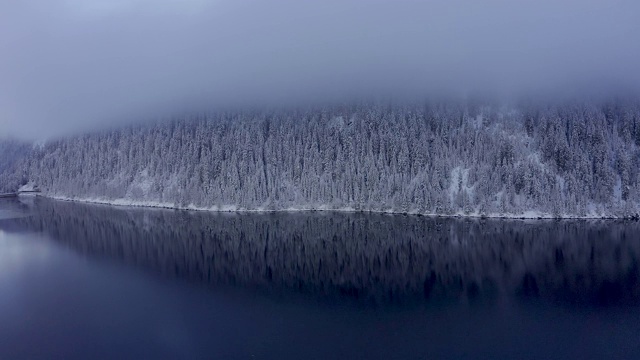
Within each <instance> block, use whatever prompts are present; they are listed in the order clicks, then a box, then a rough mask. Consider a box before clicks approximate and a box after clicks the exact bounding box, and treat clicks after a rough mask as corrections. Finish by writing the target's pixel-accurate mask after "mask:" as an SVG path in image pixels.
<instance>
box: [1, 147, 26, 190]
mask: <svg viewBox="0 0 640 360" xmlns="http://www.w3.org/2000/svg"><path fill="white" fill-rule="evenodd" d="M30 150H31V146H30V145H29V144H27V143H25V142H21V141H17V140H10V139H4V140H2V139H0V194H1V193H6V192H13V191H16V190H17V189H18V187H19V186H20V185H22V184H24V183H25V182H26V179H27V175H26V168H25V167H24V162H23V161H22V160H23V159H24V158H25V157H26V156H27V155H28V154H29V153H30Z"/></svg>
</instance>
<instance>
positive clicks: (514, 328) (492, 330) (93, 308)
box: [0, 198, 640, 359]
mask: <svg viewBox="0 0 640 360" xmlns="http://www.w3.org/2000/svg"><path fill="white" fill-rule="evenodd" d="M639 259H640V223H638V222H633V221H543V220H540V221H520V220H509V221H507V220H479V219H478V220H465V219H441V218H426V217H418V216H399V215H381V214H380V215H379V214H349V213H328V212H322V213H318V212H316V213H312V212H308V213H270V214H215V213H213V214H212V213H206V212H187V211H173V210H160V209H140V208H121V207H109V206H100V205H88V204H77V203H69V202H59V201H53V200H47V199H43V198H20V199H19V200H17V199H3V200H2V201H0V359H23V358H27V359H38V358H46V359H49V358H63V359H98V358H117V359H123V358H133V359H162V358H177V359H178V358H179V359H437V358H468V359H475V358H478V359H495V358H514V359H551V358H573V359H589V358H598V359H599V358H626V359H633V358H635V359H638V358H640V267H639Z"/></svg>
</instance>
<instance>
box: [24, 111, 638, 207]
mask: <svg viewBox="0 0 640 360" xmlns="http://www.w3.org/2000/svg"><path fill="white" fill-rule="evenodd" d="M639 146H640V106H639V104H638V103H637V102H629V101H617V102H610V103H602V104H593V103H587V102H582V103H571V104H563V105H561V106H560V105H556V106H540V105H536V106H527V105H518V106H510V107H499V106H472V105H460V104H455V105H453V104H429V105H420V106H380V105H371V104H367V105H364V104H361V105H354V106H336V107H329V108H315V109H312V110H311V109H308V110H304V111H302V110H290V111H272V112H267V111H264V112H250V111H247V112H241V111H240V112H227V113H224V112H220V113H212V114H206V115H199V116H190V117H185V118H183V119H177V120H172V121H165V122H161V123H154V124H146V125H136V126H129V127H126V128H121V129H119V130H113V131H108V132H99V133H91V134H85V135H81V136H73V137H68V138H64V139H59V140H56V141H51V142H49V143H47V144H45V145H44V146H42V147H38V148H36V149H34V150H33V152H32V153H31V154H30V156H29V159H28V160H26V161H24V164H23V166H22V169H24V170H25V171H26V173H27V174H28V175H27V177H28V180H30V181H34V182H35V183H36V184H37V185H39V186H40V188H41V189H42V190H43V192H44V193H45V194H48V195H50V196H56V197H63V198H71V199H82V200H98V201H105V202H115V203H123V204H124V203H128V204H146V205H164V206H175V207H195V208H206V209H218V210H234V209H244V210H279V209H355V210H373V211H394V212H410V213H422V214H447V215H452V214H467V215H489V216H495V215H501V216H538V215H540V214H542V215H545V216H627V215H631V214H636V213H638V212H639V211H640V206H639V204H640V150H639Z"/></svg>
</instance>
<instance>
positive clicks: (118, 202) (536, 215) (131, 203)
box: [39, 194, 639, 220]
mask: <svg viewBox="0 0 640 360" xmlns="http://www.w3.org/2000/svg"><path fill="white" fill-rule="evenodd" d="M39 196H42V197H46V198H49V199H54V200H59V201H70V202H80V203H89V204H101V205H112V206H122V207H144V208H161V209H172V210H189V211H209V212H221V213H277V212H313V211H325V212H350V213H374V214H390V215H415V216H428V217H446V218H472V219H479V218H480V219H485V218H489V219H522V220H561V219H567V220H568V219H573V220H605V219H609V220H622V219H638V217H639V215H637V214H636V215H631V216H607V215H605V214H601V215H594V214H589V215H586V216H577V215H572V214H563V215H561V216H554V215H552V214H548V213H543V212H538V211H527V212H523V213H521V214H497V213H493V214H480V213H477V212H474V213H469V214H464V213H456V214H438V213H423V212H418V211H398V210H394V209H388V210H374V209H355V208H353V207H330V206H326V205H318V206H303V207H288V208H283V209H278V208H275V209H265V208H255V209H251V208H242V207H238V206H235V205H223V206H212V207H199V206H195V205H187V206H180V205H178V204H172V203H162V202H154V201H136V200H130V199H112V200H110V199H100V198H78V197H68V196H61V195H47V194H41V195H39Z"/></svg>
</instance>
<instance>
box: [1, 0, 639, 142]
mask: <svg viewBox="0 0 640 360" xmlns="http://www.w3.org/2000/svg"><path fill="white" fill-rule="evenodd" d="M638 14H640V2H638V1H635V0H602V1H598V0H581V1H577V0H576V1H572V0H567V1H557V0H535V1H514V0H504V1H500V0H486V1H478V0H457V1H456V0H454V1H444V0H442V1H412V0H395V1H391V0H386V1H383V0H367V1H365V0H323V1H313V2H312V1H305V0H297V1H296V0H271V1H258V0H212V1H205V0H185V1H179V0H20V1H11V0H5V1H3V2H2V3H0V54H1V56H0V136H16V137H22V138H29V139H40V138H46V137H52V136H59V135H63V134H67V133H71V132H75V131H84V130H87V129H92V128H95V127H102V126H108V125H113V124H119V123H123V122H127V121H132V120H135V119H143V118H144V119H148V118H154V117H158V116H166V115H168V114H173V113H176V112H180V111H188V110H196V109H197V110H201V109H215V108H218V107H225V106H240V105H265V104H295V103H300V102H313V101H345V100H349V99H352V98H358V97H359V98H361V97H369V96H390V97H395V98H405V97H406V98H420V97H429V96H434V95H438V96H441V95H443V94H445V95H464V94H468V93H470V92H476V93H489V94H492V95H497V96H513V95H514V94H525V93H534V92H539V93H545V92H546V93H553V92H556V91H564V90H567V89H574V88H578V89H584V88H590V87H595V88H597V87H605V86H610V85H612V86H622V87H636V86H638V85H639V84H640V61H638V59H639V58H640V21H638V19H637V16H638Z"/></svg>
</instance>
